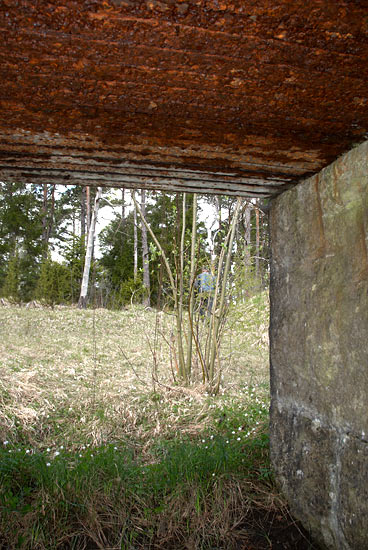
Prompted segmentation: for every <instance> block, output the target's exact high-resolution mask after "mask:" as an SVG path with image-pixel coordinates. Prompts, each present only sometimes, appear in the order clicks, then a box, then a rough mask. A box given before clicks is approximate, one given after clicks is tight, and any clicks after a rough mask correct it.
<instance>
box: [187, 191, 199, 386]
mask: <svg viewBox="0 0 368 550" xmlns="http://www.w3.org/2000/svg"><path fill="white" fill-rule="evenodd" d="M196 240H197V195H196V194H194V196H193V218H192V242H191V249H190V280H189V310H188V315H189V326H188V337H187V341H188V345H187V346H188V347H187V366H186V371H187V373H188V378H190V376H191V371H192V348H193V328H192V327H193V314H194V277H195V271H196V265H195V246H196Z"/></svg>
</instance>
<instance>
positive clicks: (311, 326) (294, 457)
mask: <svg viewBox="0 0 368 550" xmlns="http://www.w3.org/2000/svg"><path fill="white" fill-rule="evenodd" d="M271 239H272V272H271V326H270V338H271V393H272V402H271V452H272V460H273V464H274V467H275V469H276V473H277V476H278V479H279V481H280V483H281V486H282V488H283V490H284V492H285V494H286V495H287V497H288V500H289V503H290V505H291V509H292V512H293V513H294V514H295V515H296V516H297V517H299V518H300V519H301V520H302V521H303V522H304V524H305V525H306V526H307V528H309V529H310V530H311V531H312V533H314V536H315V538H316V541H318V542H320V543H322V544H323V545H324V546H326V547H327V548H333V549H339V550H340V549H350V550H366V549H367V548H368V142H365V143H364V144H362V145H360V146H359V147H357V148H355V149H353V150H352V151H350V152H349V153H347V154H346V155H344V156H343V157H341V158H339V159H338V160H337V161H336V162H334V163H333V164H332V165H330V166H329V167H327V168H326V169H324V170H323V171H322V172H321V173H320V174H318V175H317V176H314V177H312V178H310V179H308V180H307V181H305V182H304V183H302V184H300V185H298V186H297V187H295V188H294V189H292V190H289V191H286V192H285V193H284V194H282V195H281V196H280V197H279V198H277V199H276V200H275V201H274V204H273V206H272V208H271Z"/></svg>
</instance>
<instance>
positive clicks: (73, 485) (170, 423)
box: [0, 293, 314, 550]
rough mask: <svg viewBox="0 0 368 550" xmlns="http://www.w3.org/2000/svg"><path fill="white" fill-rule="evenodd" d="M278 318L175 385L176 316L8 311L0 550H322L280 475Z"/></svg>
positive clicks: (259, 311)
mask: <svg viewBox="0 0 368 550" xmlns="http://www.w3.org/2000/svg"><path fill="white" fill-rule="evenodd" d="M268 316H269V304H268V296H267V294H266V293H263V294H259V295H257V296H254V297H252V298H249V299H248V301H247V302H246V303H245V304H243V305H241V306H237V307H236V308H234V310H232V311H230V313H229V316H228V322H227V327H226V331H225V333H224V338H223V343H222V346H221V358H222V362H221V364H222V369H223V371H222V378H221V386H220V391H219V394H218V395H210V394H208V393H207V391H206V387H205V385H204V384H203V381H202V379H201V372H200V368H199V365H197V366H196V365H194V368H193V378H194V380H193V383H192V384H191V385H190V386H188V387H182V386H181V385H180V383H179V380H178V377H177V373H176V366H175V355H174V354H173V349H172V346H171V345H170V342H171V339H172V334H173V318H172V316H171V315H170V314H169V313H162V312H156V311H153V310H145V309H143V308H141V307H138V306H131V307H129V308H127V309H125V310H122V311H108V310H104V309H88V310H79V309H76V308H68V307H55V308H47V307H28V308H27V307H18V306H15V305H11V304H8V303H4V304H3V306H2V307H1V308H0V514H1V515H0V548H1V549H4V550H5V549H9V550H12V549H16V548H19V549H27V550H28V549H30V550H31V549H32V550H33V549H40V550H54V549H65V550H66V549H69V548H70V549H75V550H84V549H104V550H108V549H111V550H115V549H120V550H121V549H126V550H133V549H148V548H152V549H158V548H164V549H168V550H170V549H173V550H181V549H183V550H184V549H188V550H191V549H197V548H198V549H208V550H209V549H212V550H215V549H218V550H220V549H224V550H225V549H227V550H233V549H234V550H235V549H240V548H244V549H249V550H251V549H260V550H261V549H263V548H265V549H266V548H280V549H282V548H285V549H287V548H290V550H291V549H296V548H300V549H307V548H314V547H313V546H312V544H311V543H310V541H309V540H308V537H307V535H306V533H305V532H304V531H303V530H302V528H301V527H300V526H299V525H298V523H297V522H296V521H295V520H294V519H293V518H291V516H290V515H289V512H288V509H287V506H286V503H285V500H284V498H283V497H282V495H281V494H280V493H279V491H278V489H277V487H276V486H275V482H274V479H273V474H272V470H271V467H270V463H269V437H268V409H269V361H268Z"/></svg>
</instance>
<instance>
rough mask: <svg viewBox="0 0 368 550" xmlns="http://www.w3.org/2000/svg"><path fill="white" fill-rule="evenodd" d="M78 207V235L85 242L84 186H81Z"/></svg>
mask: <svg viewBox="0 0 368 550" xmlns="http://www.w3.org/2000/svg"><path fill="white" fill-rule="evenodd" d="M80 207H81V211H80V212H81V214H80V223H81V227H80V235H81V238H82V241H84V244H85V238H86V188H85V187H81V197H80Z"/></svg>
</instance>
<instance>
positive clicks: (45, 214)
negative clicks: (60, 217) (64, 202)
mask: <svg viewBox="0 0 368 550" xmlns="http://www.w3.org/2000/svg"><path fill="white" fill-rule="evenodd" d="M48 205H49V199H48V184H47V183H44V184H43V204H42V258H43V259H44V260H46V258H47V253H48V248H49V240H50V235H51V231H52V226H53V223H54V211H55V184H53V185H51V208H50V209H49V208H48Z"/></svg>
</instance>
